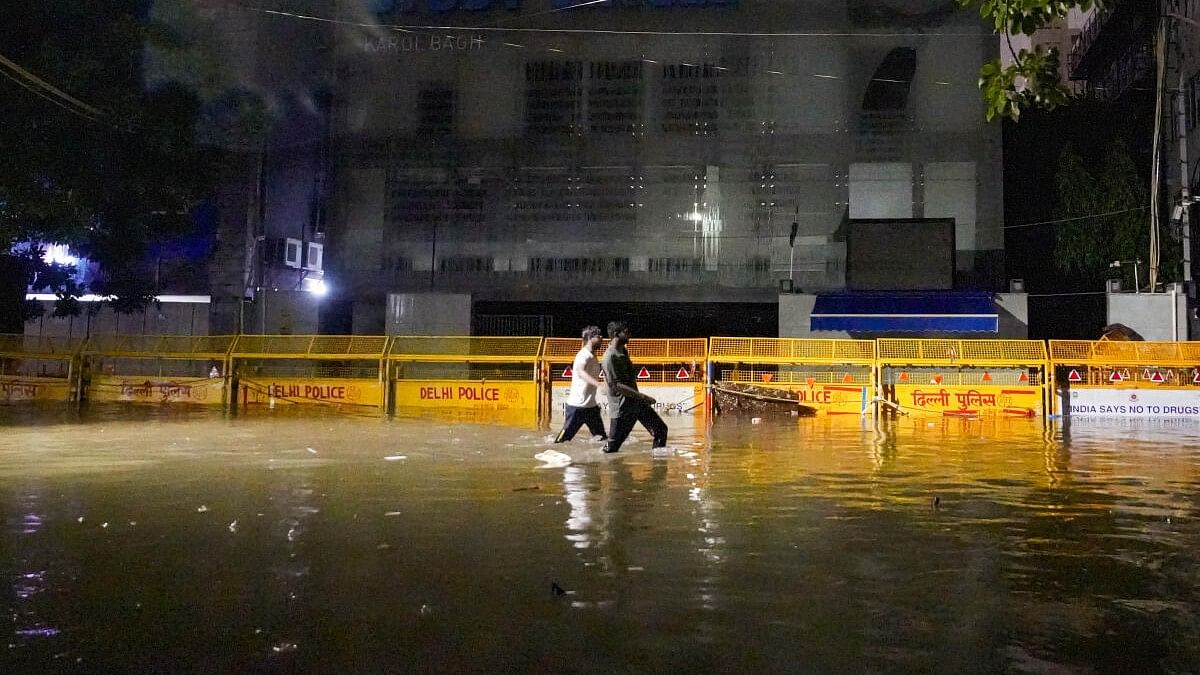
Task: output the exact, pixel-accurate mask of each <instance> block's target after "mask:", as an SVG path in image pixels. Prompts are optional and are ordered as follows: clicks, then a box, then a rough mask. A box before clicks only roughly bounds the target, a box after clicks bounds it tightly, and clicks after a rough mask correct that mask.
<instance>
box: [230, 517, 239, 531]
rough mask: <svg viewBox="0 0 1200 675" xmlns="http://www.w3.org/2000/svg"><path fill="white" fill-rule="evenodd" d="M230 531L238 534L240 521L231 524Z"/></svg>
mask: <svg viewBox="0 0 1200 675" xmlns="http://www.w3.org/2000/svg"><path fill="white" fill-rule="evenodd" d="M229 531H230V532H233V533H236V532H237V531H238V521H237V520H234V521H233V522H232V523H230V524H229Z"/></svg>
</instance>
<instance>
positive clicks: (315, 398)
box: [230, 335, 388, 411]
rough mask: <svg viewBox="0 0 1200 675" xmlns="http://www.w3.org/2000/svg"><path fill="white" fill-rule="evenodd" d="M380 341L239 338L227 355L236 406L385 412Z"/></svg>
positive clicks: (384, 348)
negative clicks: (317, 406)
mask: <svg viewBox="0 0 1200 675" xmlns="http://www.w3.org/2000/svg"><path fill="white" fill-rule="evenodd" d="M387 348H388V338H387V336H383V335H239V336H238V338H237V340H236V341H235V342H234V344H233V348H232V350H231V351H230V366H231V371H232V380H231V387H232V388H233V393H234V395H235V396H234V398H233V400H234V402H235V405H238V404H240V405H242V406H252V405H268V406H272V407H273V406H276V405H290V404H298V405H319V406H326V407H333V408H338V409H342V410H349V411H353V410H365V409H375V410H379V411H383V410H385V405H386V399H385V396H384V393H385V389H386V382H385V380H384V374H385V371H386V368H385V365H386V358H387Z"/></svg>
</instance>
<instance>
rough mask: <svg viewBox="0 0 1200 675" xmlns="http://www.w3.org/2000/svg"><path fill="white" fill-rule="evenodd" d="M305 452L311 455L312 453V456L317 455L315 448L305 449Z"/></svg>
mask: <svg viewBox="0 0 1200 675" xmlns="http://www.w3.org/2000/svg"><path fill="white" fill-rule="evenodd" d="M305 450H307V451H309V452H311V453H312V454H314V455H315V454H317V449H316V448H305Z"/></svg>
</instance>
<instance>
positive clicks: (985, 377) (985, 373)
mask: <svg viewBox="0 0 1200 675" xmlns="http://www.w3.org/2000/svg"><path fill="white" fill-rule="evenodd" d="M980 381H981V382H991V381H992V374H991V373H989V372H988V371H986V370H985V371H983V378H982V379H981V380H980Z"/></svg>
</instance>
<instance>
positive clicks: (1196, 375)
mask: <svg viewBox="0 0 1200 675" xmlns="http://www.w3.org/2000/svg"><path fill="white" fill-rule="evenodd" d="M1192 384H1200V370H1193V371H1192Z"/></svg>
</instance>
